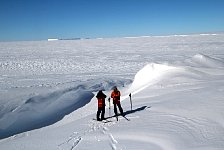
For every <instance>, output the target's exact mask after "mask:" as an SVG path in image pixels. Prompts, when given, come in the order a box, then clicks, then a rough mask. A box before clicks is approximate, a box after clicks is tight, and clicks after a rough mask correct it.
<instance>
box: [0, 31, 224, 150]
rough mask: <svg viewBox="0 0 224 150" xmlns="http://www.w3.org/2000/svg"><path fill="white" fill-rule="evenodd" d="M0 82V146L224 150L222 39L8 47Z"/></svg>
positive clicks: (3, 46)
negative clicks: (102, 105) (99, 117)
mask: <svg viewBox="0 0 224 150" xmlns="http://www.w3.org/2000/svg"><path fill="white" fill-rule="evenodd" d="M0 83H1V84H0V139H1V140H0V149H4V150H6V149H7V150H14V149H15V150H30V149H32V150H40V149H41V150H56V149H58V150H72V149H93V150H94V149H105V150H110V149H113V150H120V149H122V150H131V149H133V150H136V149H152V150H223V149H224V136H223V135H224V99H223V97H224V34H200V35H199V34H198V35H173V36H154V37H150V36H149V37H147V36H143V37H126V38H113V39H89V40H74V41H72V40H71V41H63V40H62V41H61V40H60V41H39V42H8V43H6V42H2V43H0ZM115 85H116V86H117V87H118V88H119V89H120V90H121V94H122V102H121V103H122V106H123V109H124V111H125V113H126V114H127V115H126V117H127V118H128V119H129V121H128V120H126V119H125V118H123V117H119V121H116V118H109V119H108V122H107V123H102V122H96V121H95V120H93V118H95V114H96V110H97V101H96V98H95V96H94V95H95V94H96V92H97V91H98V90H100V89H103V90H104V92H105V93H106V95H107V96H108V97H109V95H110V92H111V89H112V87H114V86H115ZM129 93H132V101H133V110H131V108H130V101H129V97H128V95H129ZM108 106H109V104H108V103H107V109H106V116H109V115H113V109H111V110H109V109H108Z"/></svg>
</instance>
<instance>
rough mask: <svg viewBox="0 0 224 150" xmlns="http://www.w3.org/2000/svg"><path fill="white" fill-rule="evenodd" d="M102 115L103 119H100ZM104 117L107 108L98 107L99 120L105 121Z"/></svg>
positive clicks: (97, 115) (97, 116)
mask: <svg viewBox="0 0 224 150" xmlns="http://www.w3.org/2000/svg"><path fill="white" fill-rule="evenodd" d="M100 114H101V118H100ZM104 115H105V107H98V110H97V114H96V118H97V120H104V119H105V117H104Z"/></svg>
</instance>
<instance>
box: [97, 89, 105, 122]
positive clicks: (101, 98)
mask: <svg viewBox="0 0 224 150" xmlns="http://www.w3.org/2000/svg"><path fill="white" fill-rule="evenodd" d="M106 97H107V96H106V95H105V94H104V93H103V91H102V90H100V91H99V92H98V93H97V95H96V98H97V100H98V110H97V114H96V118H97V121H101V120H104V119H105V117H104V115H105V98H106ZM100 116H101V118H100Z"/></svg>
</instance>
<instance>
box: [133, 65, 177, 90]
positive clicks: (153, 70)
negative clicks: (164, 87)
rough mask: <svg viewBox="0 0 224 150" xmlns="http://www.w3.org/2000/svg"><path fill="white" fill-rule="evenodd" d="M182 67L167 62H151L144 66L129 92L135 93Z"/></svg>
mask: <svg viewBox="0 0 224 150" xmlns="http://www.w3.org/2000/svg"><path fill="white" fill-rule="evenodd" d="M180 69H181V68H178V67H173V66H169V65H166V64H156V63H151V64H148V65H146V66H145V67H143V68H142V69H141V70H140V71H139V72H138V73H137V74H136V75H135V78H134V81H133V83H132V85H131V87H130V89H129V92H131V93H133V94H135V93H137V92H139V91H141V90H142V89H144V88H146V87H147V86H149V85H152V84H154V83H156V82H158V81H159V80H161V79H162V78H165V77H167V76H168V75H170V74H171V73H175V72H177V71H178V70H180Z"/></svg>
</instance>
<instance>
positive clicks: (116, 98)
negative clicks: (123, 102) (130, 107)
mask: <svg viewBox="0 0 224 150" xmlns="http://www.w3.org/2000/svg"><path fill="white" fill-rule="evenodd" d="M120 96H121V93H120V91H118V90H117V91H115V90H114V91H113V92H112V93H111V97H112V98H113V103H114V104H118V103H120Z"/></svg>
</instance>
